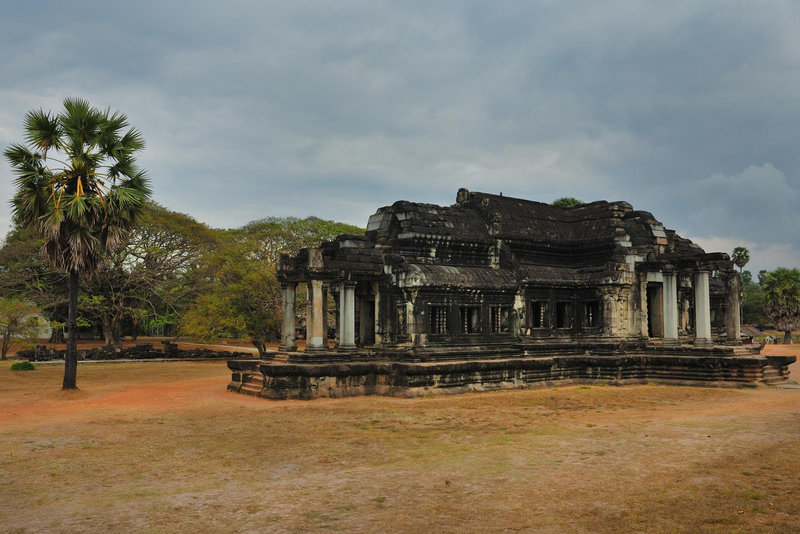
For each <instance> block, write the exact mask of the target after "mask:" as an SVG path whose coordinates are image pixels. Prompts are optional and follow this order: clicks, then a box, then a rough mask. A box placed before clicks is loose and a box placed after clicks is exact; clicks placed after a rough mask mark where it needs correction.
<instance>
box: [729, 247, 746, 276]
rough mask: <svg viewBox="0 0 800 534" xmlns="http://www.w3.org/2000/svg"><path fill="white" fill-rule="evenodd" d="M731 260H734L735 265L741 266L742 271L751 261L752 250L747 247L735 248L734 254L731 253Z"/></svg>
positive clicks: (740, 270)
mask: <svg viewBox="0 0 800 534" xmlns="http://www.w3.org/2000/svg"><path fill="white" fill-rule="evenodd" d="M731 260H733V263H734V265H736V266H737V267H738V268H739V272H740V273H741V272H742V269H744V266H745V265H747V264H748V262H749V261H750V251H749V250H747V249H746V248H745V247H736V248H735V249H733V254H731Z"/></svg>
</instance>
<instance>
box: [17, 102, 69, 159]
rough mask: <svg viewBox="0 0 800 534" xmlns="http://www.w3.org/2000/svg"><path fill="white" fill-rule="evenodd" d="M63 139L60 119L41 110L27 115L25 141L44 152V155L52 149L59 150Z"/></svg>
mask: <svg viewBox="0 0 800 534" xmlns="http://www.w3.org/2000/svg"><path fill="white" fill-rule="evenodd" d="M60 139H61V127H60V126H59V124H58V118H57V117H53V116H51V115H50V113H45V112H44V111H42V110H41V109H39V110H36V111H30V112H28V114H27V115H25V141H26V142H27V143H28V144H30V145H31V146H35V147H36V148H38V149H40V150H42V152H43V154H45V155H46V154H47V151H48V150H50V149H52V148H58V143H59V141H60Z"/></svg>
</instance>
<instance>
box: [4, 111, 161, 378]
mask: <svg viewBox="0 0 800 534" xmlns="http://www.w3.org/2000/svg"><path fill="white" fill-rule="evenodd" d="M143 148H144V138H143V137H142V135H141V133H140V132H139V131H138V130H136V129H135V128H128V119H127V117H125V115H123V114H122V113H120V112H118V111H115V112H113V113H112V112H111V111H110V110H108V109H107V110H105V111H101V110H99V109H97V108H94V107H91V106H90V105H89V102H87V101H86V100H82V99H79V98H67V99H66V100H64V110H63V111H62V112H61V113H59V114H57V115H55V114H52V115H51V114H50V113H49V112H47V113H45V112H44V111H42V110H38V111H31V112H29V113H28V114H27V115H26V116H25V144H13V145H11V146H9V147H8V148H7V149H6V150H5V152H4V154H5V156H6V158H7V159H8V161H9V162H10V163H11V167H12V168H13V170H14V174H16V186H17V191H16V193H15V195H14V198H13V199H12V200H11V205H12V208H13V214H14V218H15V222H17V223H18V224H20V225H21V226H28V227H34V228H36V229H37V230H38V231H39V232H40V233H41V234H42V236H43V237H44V245H43V250H44V253H45V254H46V255H47V256H48V257H49V258H50V261H52V262H53V264H54V265H55V266H56V267H57V268H60V269H62V270H64V271H66V272H67V274H68V275H69V319H68V326H69V338H68V340H67V354H66V358H65V364H64V381H63V384H62V389H76V388H77V384H76V374H77V367H78V352H77V344H76V337H75V333H76V318H77V306H78V279H79V277H80V276H88V275H90V274H92V273H93V272H95V271H97V269H98V267H99V266H100V264H101V261H102V258H103V255H104V254H105V253H106V252H108V251H112V250H115V249H117V248H119V247H120V246H121V245H123V244H124V243H125V240H126V237H127V235H128V232H129V231H130V229H131V228H132V227H133V225H134V224H135V222H136V219H137V218H138V216H139V214H140V213H141V211H142V208H143V206H144V203H145V201H146V200H147V199H148V197H149V196H150V189H149V187H148V179H147V177H146V176H145V173H144V171H142V170H140V169H138V168H137V167H136V164H135V161H134V156H135V155H136V153H137V152H138V151H140V150H142V149H143Z"/></svg>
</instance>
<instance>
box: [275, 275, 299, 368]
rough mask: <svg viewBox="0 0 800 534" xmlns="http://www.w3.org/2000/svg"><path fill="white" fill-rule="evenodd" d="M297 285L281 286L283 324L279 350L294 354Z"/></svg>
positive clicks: (289, 283)
mask: <svg viewBox="0 0 800 534" xmlns="http://www.w3.org/2000/svg"><path fill="white" fill-rule="evenodd" d="M296 291H297V284H296V283H294V282H288V283H285V284H281V293H283V322H282V323H281V345H280V347H279V350H281V351H283V352H292V351H295V350H297V342H296V341H295V339H294V330H295V325H294V301H295V293H296Z"/></svg>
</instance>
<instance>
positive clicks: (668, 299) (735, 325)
mask: <svg viewBox="0 0 800 534" xmlns="http://www.w3.org/2000/svg"><path fill="white" fill-rule="evenodd" d="M661 274H662V276H663V285H662V291H663V295H662V297H663V298H662V299H661V302H662V306H663V310H662V315H663V318H664V337H663V342H664V344H665V345H677V344H678V343H679V340H678V280H677V275H676V273H675V272H674V271H665V272H662V273H661ZM734 280H736V278H734ZM692 285H693V287H694V332H695V336H694V344H695V346H698V347H709V346H711V345H713V342H712V340H711V297H710V287H709V271H705V270H698V271H695V272H694V274H693V284H692ZM730 286H731V287H729V288H728V290H727V291H726V299H727V300H726V320H725V326H726V330H727V339H728V341H733V342H738V341H739V320H740V319H739V287H738V283H733V284H730Z"/></svg>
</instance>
